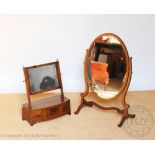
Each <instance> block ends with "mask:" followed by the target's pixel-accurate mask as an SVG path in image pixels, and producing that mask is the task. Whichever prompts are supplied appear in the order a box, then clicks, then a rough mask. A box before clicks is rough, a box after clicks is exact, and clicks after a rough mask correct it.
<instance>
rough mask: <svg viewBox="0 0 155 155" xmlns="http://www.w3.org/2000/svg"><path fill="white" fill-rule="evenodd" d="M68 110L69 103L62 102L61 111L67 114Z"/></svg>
mask: <svg viewBox="0 0 155 155" xmlns="http://www.w3.org/2000/svg"><path fill="white" fill-rule="evenodd" d="M69 112H70V103H69V102H67V103H64V104H63V105H62V113H63V114H67V113H69Z"/></svg>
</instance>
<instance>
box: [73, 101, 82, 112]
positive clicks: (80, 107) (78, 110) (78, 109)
mask: <svg viewBox="0 0 155 155" xmlns="http://www.w3.org/2000/svg"><path fill="white" fill-rule="evenodd" d="M83 106H84V105H83V103H81V104H80V105H79V107H78V108H77V110H76V111H75V112H74V114H78V113H79V112H80V110H81V109H82V107H83Z"/></svg>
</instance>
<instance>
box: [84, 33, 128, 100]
mask: <svg viewBox="0 0 155 155" xmlns="http://www.w3.org/2000/svg"><path fill="white" fill-rule="evenodd" d="M88 51H89V56H88V58H87V71H86V72H87V80H88V83H89V85H90V88H91V90H92V91H93V92H95V93H96V94H97V96H98V97H100V98H103V99H110V98H114V97H116V96H117V95H118V94H119V93H120V92H121V90H122V89H123V88H124V86H125V83H126V81H127V80H126V79H127V68H128V66H127V65H128V63H127V59H128V53H127V50H126V47H125V45H124V43H123V42H122V40H121V39H120V38H119V37H118V36H116V35H114V34H110V33H107V34H103V35H100V36H99V37H97V38H96V39H95V40H94V41H93V42H92V44H91V46H90V48H89V49H88Z"/></svg>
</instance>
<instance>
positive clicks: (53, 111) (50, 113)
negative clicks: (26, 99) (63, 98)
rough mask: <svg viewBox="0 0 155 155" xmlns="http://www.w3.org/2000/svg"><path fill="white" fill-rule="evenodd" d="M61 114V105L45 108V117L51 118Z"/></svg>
mask: <svg viewBox="0 0 155 155" xmlns="http://www.w3.org/2000/svg"><path fill="white" fill-rule="evenodd" d="M58 116H60V106H55V107H50V108H47V109H45V117H46V118H45V119H46V120H50V119H53V118H56V117H58Z"/></svg>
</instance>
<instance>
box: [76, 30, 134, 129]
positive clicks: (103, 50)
mask: <svg viewBox="0 0 155 155" xmlns="http://www.w3.org/2000/svg"><path fill="white" fill-rule="evenodd" d="M131 74H132V60H131V58H130V57H129V55H128V51H127V48H126V46H125V44H124V43H123V41H122V40H121V39H120V38H119V37H118V36H117V35H115V34H113V33H105V34H102V35H99V36H98V37H97V38H96V39H95V40H94V41H93V42H92V44H91V45H90V47H89V49H88V50H87V51H86V56H85V61H84V79H85V92H84V93H81V104H80V106H79V107H78V109H77V111H76V112H75V114H78V113H79V112H80V110H81V108H82V107H83V106H96V107H98V108H100V109H103V110H116V111H117V112H118V113H119V114H121V115H122V119H121V121H120V123H119V124H118V127H121V126H122V125H123V123H124V121H125V120H126V119H128V118H134V117H135V115H134V114H133V115H132V114H129V113H128V108H129V105H128V104H127V103H126V101H125V96H126V93H127V90H128V87H129V84H130V81H131ZM90 91H91V92H92V93H94V94H95V96H96V97H97V98H99V99H100V100H102V102H106V101H109V100H114V99H116V98H118V97H121V105H122V107H123V108H122V109H119V108H117V107H103V106H101V105H99V104H98V103H96V102H94V101H87V100H86V99H85V97H86V96H87V95H88V93H89V92H90Z"/></svg>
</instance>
